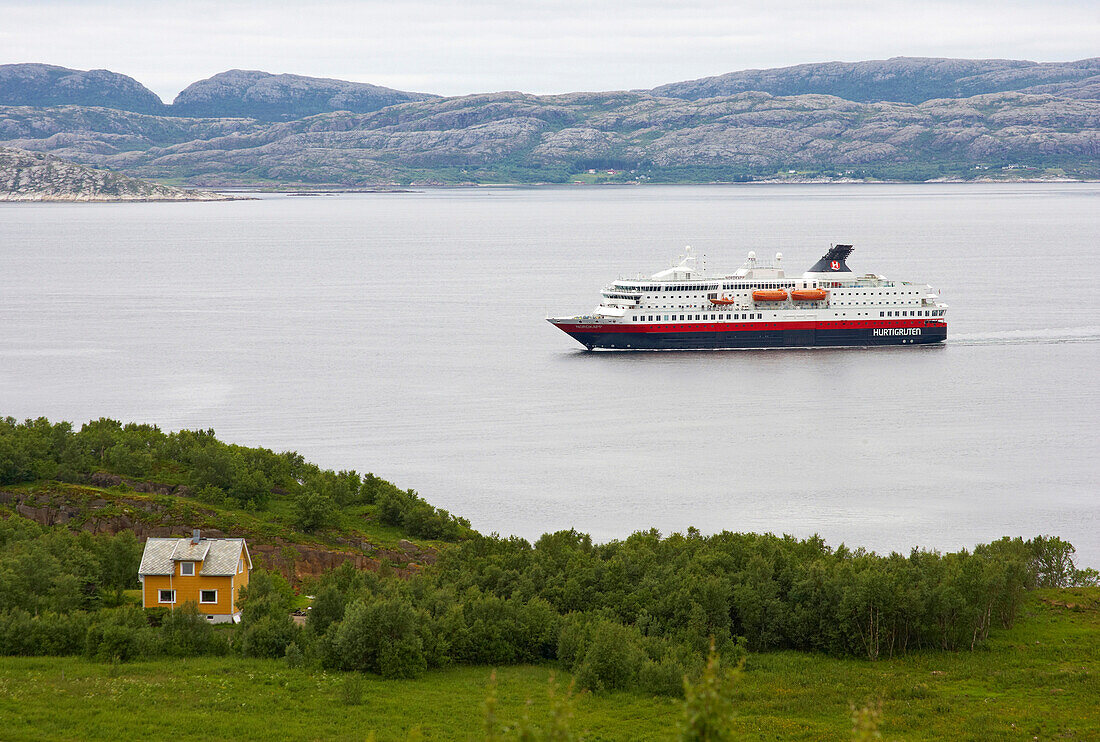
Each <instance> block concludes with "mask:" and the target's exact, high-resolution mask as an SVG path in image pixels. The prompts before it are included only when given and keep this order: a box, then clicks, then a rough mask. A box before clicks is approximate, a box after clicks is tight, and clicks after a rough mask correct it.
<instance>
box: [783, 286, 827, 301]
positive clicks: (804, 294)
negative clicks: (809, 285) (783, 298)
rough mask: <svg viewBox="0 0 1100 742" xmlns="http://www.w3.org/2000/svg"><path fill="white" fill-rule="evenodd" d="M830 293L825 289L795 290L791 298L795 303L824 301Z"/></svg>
mask: <svg viewBox="0 0 1100 742" xmlns="http://www.w3.org/2000/svg"><path fill="white" fill-rule="evenodd" d="M826 296H828V292H827V291H825V289H794V290H793V291H791V298H792V299H794V300H795V301H822V300H823V299H824V298H825V297H826Z"/></svg>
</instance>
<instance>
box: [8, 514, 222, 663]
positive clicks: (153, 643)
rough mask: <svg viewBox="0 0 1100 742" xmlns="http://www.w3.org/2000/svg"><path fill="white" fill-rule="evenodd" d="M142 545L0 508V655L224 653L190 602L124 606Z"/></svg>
mask: <svg viewBox="0 0 1100 742" xmlns="http://www.w3.org/2000/svg"><path fill="white" fill-rule="evenodd" d="M141 553H142V545H141V544H140V543H138V540H137V539H136V538H135V537H134V534H133V533H131V532H129V531H123V532H121V533H119V534H118V535H116V536H108V535H92V534H89V533H85V532H77V533H72V532H69V531H67V530H65V529H63V528H46V527H43V526H40V525H38V524H37V523H35V522H33V521H30V520H26V519H24V518H20V517H18V516H11V517H7V518H4V517H3V514H2V513H0V654H9V655H10V654H14V655H20V654H26V655H43V654H47V655H61V654H85V655H87V656H89V657H93V658H97V659H102V660H122V661H125V660H131V659H138V658H143V657H153V656H157V655H172V656H190V655H195V654H208V653H218V654H220V653H224V652H226V651H228V648H229V643H228V641H227V640H226V637H225V636H224V635H217V634H215V633H214V630H213V627H212V626H210V625H208V624H207V623H206V620H205V618H204V617H203V616H202V615H200V614H199V612H198V609H197V607H195V606H191V607H190V608H189V610H185V611H175V612H174V613H168V612H166V611H164V610H163V609H161V610H157V611H152V612H145V611H142V610H141V608H139V607H137V606H135V605H127V604H126V601H125V600H124V598H123V591H124V590H127V589H133V588H136V587H138V580H137V571H138V565H139V564H140V563H141Z"/></svg>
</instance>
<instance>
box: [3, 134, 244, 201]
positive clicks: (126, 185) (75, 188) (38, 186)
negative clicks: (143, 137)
mask: <svg viewBox="0 0 1100 742" xmlns="http://www.w3.org/2000/svg"><path fill="white" fill-rule="evenodd" d="M225 200H229V197H228V196H223V195H221V194H219V193H211V192H209V191H190V190H185V189H183V188H174V187H172V186H165V185H160V184H159V183H150V182H148V181H144V180H137V179H135V178H130V177H127V176H125V175H121V174H119V173H116V172H112V171H110V170H99V169H96V168H91V167H88V166H86V165H77V164H75V163H72V162H66V161H65V160H62V159H59V158H57V157H54V156H52V155H44V154H40V153H37V152H26V151H23V150H18V149H12V148H10V147H0V201H225Z"/></svg>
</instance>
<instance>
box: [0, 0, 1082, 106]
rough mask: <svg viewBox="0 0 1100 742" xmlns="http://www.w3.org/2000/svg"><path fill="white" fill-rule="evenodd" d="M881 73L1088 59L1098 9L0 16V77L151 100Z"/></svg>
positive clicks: (711, 6)
mask: <svg viewBox="0 0 1100 742" xmlns="http://www.w3.org/2000/svg"><path fill="white" fill-rule="evenodd" d="M892 56H934V57H1007V58H1012V59H1032V60H1036V61H1066V60H1072V59H1081V58H1084V57H1093V56H1100V0H1036V1H1034V2H1032V1H1026V2H1025V1H1023V0H959V1H957V2H942V1H940V0H869V1H866V2H865V1H859V2H857V1H856V0H830V1H823V2H807V1H806V0H753V1H752V2H745V1H744V0H725V1H721V0H630V1H629V2H625V1H624V2H609V1H608V0H602V1H601V0H543V1H542V2H525V1H524V0H469V1H468V2H441V1H436V0H385V1H384V2H374V1H373V0H365V1H361V2H308V0H298V1H296V2H279V1H278V0H262V1H260V0H257V1H254V2H245V1H234V0H215V1H209V0H194V1H185V0H173V1H172V2H167V1H163V0H113V1H112V2H103V1H100V0H15V1H14V2H13V1H12V0H0V63H9V62H47V63H50V64H57V65H62V66H65V67H74V68H78V69H91V68H101V67H102V68H107V69H110V70H113V71H116V72H121V73H124V74H127V75H130V76H131V77H134V78H136V79H137V80H139V81H140V82H142V83H144V84H145V85H147V86H148V87H150V88H152V89H153V91H155V92H156V93H158V94H159V95H160V96H161V97H162V98H164V99H165V100H166V101H171V100H172V98H174V97H175V95H176V93H178V92H179V91H180V90H181V89H182V88H184V87H186V86H187V85H188V84H190V83H192V82H194V81H196V80H199V79H202V78H204V77H209V76H210V75H212V74H214V73H217V72H221V71H223V70H227V69H232V68H242V69H261V70H267V71H269V72H293V73H297V74H303V75H314V76H319V77H335V78H340V79H344V80H357V81H360V82H370V83H375V84H379V85H386V86H389V87H395V88H400V89H403V90H416V91H423V92H431V93H441V94H444V95H459V94H464V93H475V92H486V91H496V90H522V91H525V92H531V93H560V92H570V91H578V90H614V89H623V88H648V87H653V86H655V85H659V84H662V83H666V82H675V81H677V80H688V79H693V78H697V77H705V76H708V75H716V74H721V73H724V72H732V71H734V70H739V69H747V68H754V67H780V66H786V65H791V64H800V63H803V62H819V61H829V60H842V61H858V60H863V59H883V58H887V57H892Z"/></svg>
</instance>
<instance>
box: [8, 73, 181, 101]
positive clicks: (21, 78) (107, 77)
mask: <svg viewBox="0 0 1100 742" xmlns="http://www.w3.org/2000/svg"><path fill="white" fill-rule="evenodd" d="M0 103H3V104H4V105H8V106H62V105H71V106H103V107H106V108H117V109H119V110H122V111H134V112H136V113H164V108H165V106H164V103H163V102H162V101H161V99H160V98H159V97H158V96H157V94H156V93H154V92H153V91H152V90H149V88H147V87H145V86H144V85H142V84H141V83H140V82H138V81H137V80H135V79H134V78H132V77H127V76H126V75H120V74H119V73H117V72H111V71H110V70H72V69H69V68H67V67H58V66H56V65H50V64H0Z"/></svg>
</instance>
